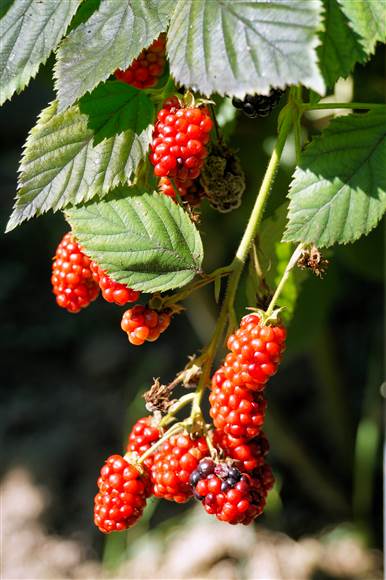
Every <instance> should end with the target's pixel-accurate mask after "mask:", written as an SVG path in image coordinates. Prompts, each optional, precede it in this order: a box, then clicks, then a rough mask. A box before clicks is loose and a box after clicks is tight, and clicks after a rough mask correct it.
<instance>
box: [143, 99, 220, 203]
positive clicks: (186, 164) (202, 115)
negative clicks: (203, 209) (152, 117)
mask: <svg viewBox="0 0 386 580" xmlns="http://www.w3.org/2000/svg"><path fill="white" fill-rule="evenodd" d="M211 129H212V120H211V118H210V114H209V111H208V109H206V108H205V107H183V106H182V104H181V103H180V101H179V100H178V99H177V98H176V97H172V98H171V99H167V100H166V101H165V102H164V104H163V108H162V109H161V110H160V111H159V113H158V115H157V122H156V124H155V127H154V132H153V141H152V143H151V146H150V150H151V152H150V161H151V163H152V164H153V165H154V174H155V175H156V176H157V177H162V178H167V177H168V178H169V180H168V181H165V180H164V181H163V182H162V183H161V184H160V188H161V191H163V192H164V193H166V195H171V197H174V196H175V192H174V188H173V186H172V184H171V182H170V179H173V180H174V182H175V187H176V189H177V190H178V191H179V193H180V195H181V196H183V195H185V193H186V190H187V189H188V188H189V186H190V185H191V184H192V181H193V180H194V179H196V178H197V177H198V176H199V175H200V172H201V167H202V166H203V164H204V159H205V158H206V156H207V154H208V152H207V149H206V146H205V145H206V143H208V141H209V133H210V131H211ZM173 194H174V195H173Z"/></svg>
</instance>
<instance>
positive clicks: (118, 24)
mask: <svg viewBox="0 0 386 580" xmlns="http://www.w3.org/2000/svg"><path fill="white" fill-rule="evenodd" d="M174 4H175V3H174V0H130V2H129V1H128V0H103V2H102V3H101V5H100V7H99V10H98V11H97V12H94V13H93V14H92V16H91V17H90V19H89V20H87V21H86V22H84V23H83V24H81V25H80V26H78V27H77V28H76V29H75V30H73V31H72V32H71V33H70V34H69V35H68V37H67V38H66V39H64V41H63V42H62V44H61V46H60V48H59V51H58V62H57V65H56V69H55V75H56V78H57V83H56V84H57V89H58V100H59V110H63V109H65V108H67V107H68V106H69V105H71V104H72V103H74V102H75V101H76V100H77V99H79V97H81V96H82V95H84V94H85V93H86V92H87V91H91V90H92V89H93V88H94V87H96V85H97V84H99V82H100V81H104V80H106V79H107V78H108V77H109V76H110V75H111V74H112V73H113V72H114V71H115V70H116V69H117V68H121V69H125V68H127V67H128V66H129V65H130V64H131V62H132V61H133V59H134V58H136V57H137V56H138V55H139V53H140V52H141V51H142V50H143V49H144V48H146V47H147V46H149V45H150V44H151V42H152V41H153V40H154V39H155V38H157V37H158V36H159V34H160V33H161V32H164V31H165V30H166V28H167V25H168V22H169V19H170V16H171V13H172V11H173V7H174Z"/></svg>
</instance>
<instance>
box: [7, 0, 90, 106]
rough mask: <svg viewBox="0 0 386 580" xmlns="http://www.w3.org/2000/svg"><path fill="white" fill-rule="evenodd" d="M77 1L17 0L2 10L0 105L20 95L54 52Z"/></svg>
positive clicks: (73, 12)
mask: <svg viewBox="0 0 386 580" xmlns="http://www.w3.org/2000/svg"><path fill="white" fill-rule="evenodd" d="M79 3H80V0H65V1H64V2H63V0H46V1H45V2H42V1H41V0H16V1H15V2H14V3H13V4H12V5H11V6H9V5H8V4H9V3H6V4H5V7H1V14H2V15H3V17H2V18H1V20H0V46H1V52H0V86H1V91H0V105H2V104H3V103H4V102H5V101H6V100H7V99H10V98H11V97H12V95H13V94H14V93H15V92H16V91H17V92H20V91H22V90H23V89H24V88H25V87H26V86H27V85H28V83H29V81H30V80H31V78H33V77H35V75H36V74H37V72H38V70H39V67H40V65H41V64H43V63H44V62H46V60H47V58H48V57H49V55H50V53H51V52H52V51H53V50H54V49H55V48H56V46H57V45H58V43H59V41H60V39H61V38H62V36H63V34H64V33H65V32H66V29H67V26H68V24H69V22H70V20H71V18H72V17H73V15H74V14H75V12H76V10H77V8H78V6H79Z"/></svg>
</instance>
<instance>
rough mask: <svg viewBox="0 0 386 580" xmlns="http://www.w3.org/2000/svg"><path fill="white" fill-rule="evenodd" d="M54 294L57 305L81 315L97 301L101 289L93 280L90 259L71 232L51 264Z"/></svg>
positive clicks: (59, 247)
mask: <svg viewBox="0 0 386 580" xmlns="http://www.w3.org/2000/svg"><path fill="white" fill-rule="evenodd" d="M51 282H52V290H53V293H54V294H55V296H56V302H57V304H58V306H60V307H61V308H66V310H68V311H69V312H79V311H80V310H81V309H82V308H86V306H88V305H89V304H90V302H92V301H93V300H95V299H96V298H97V296H98V294H99V286H98V284H96V283H95V281H94V280H93V276H92V272H91V269H90V259H89V258H88V257H87V256H86V254H84V253H83V252H82V250H81V249H80V247H79V245H78V243H77V242H76V240H75V238H74V236H73V235H72V233H71V232H69V233H67V234H66V235H65V236H64V237H63V239H62V241H61V242H60V244H59V245H58V247H57V249H56V253H55V257H54V261H53V264H52V276H51Z"/></svg>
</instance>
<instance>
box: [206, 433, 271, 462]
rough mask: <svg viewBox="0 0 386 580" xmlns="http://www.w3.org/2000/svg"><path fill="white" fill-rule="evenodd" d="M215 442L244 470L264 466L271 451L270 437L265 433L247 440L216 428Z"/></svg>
mask: <svg viewBox="0 0 386 580" xmlns="http://www.w3.org/2000/svg"><path fill="white" fill-rule="evenodd" d="M213 443H214V444H215V446H216V447H219V448H220V449H222V450H223V451H224V453H225V455H226V456H227V457H229V458H230V459H233V460H234V461H236V462H237V466H238V467H240V469H241V470H242V471H248V472H253V471H255V470H256V469H258V468H260V467H262V466H263V465H264V464H265V457H266V455H267V453H268V451H269V443H268V439H267V438H266V437H265V435H264V434H263V433H260V435H258V437H255V438H254V439H251V440H250V441H246V440H245V439H237V438H235V437H232V436H230V435H228V434H227V433H225V432H224V431H221V430H218V429H216V430H215V431H214V434H213Z"/></svg>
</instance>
